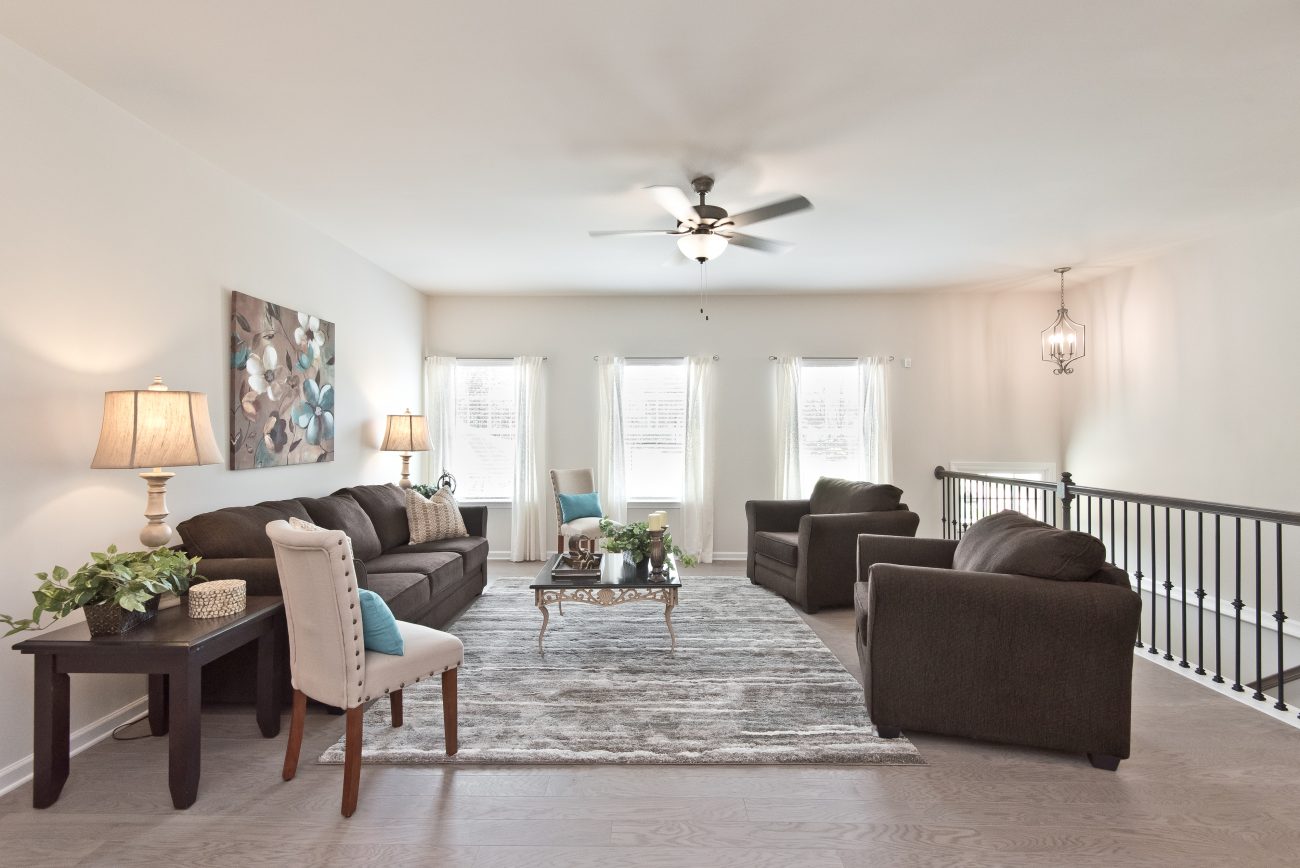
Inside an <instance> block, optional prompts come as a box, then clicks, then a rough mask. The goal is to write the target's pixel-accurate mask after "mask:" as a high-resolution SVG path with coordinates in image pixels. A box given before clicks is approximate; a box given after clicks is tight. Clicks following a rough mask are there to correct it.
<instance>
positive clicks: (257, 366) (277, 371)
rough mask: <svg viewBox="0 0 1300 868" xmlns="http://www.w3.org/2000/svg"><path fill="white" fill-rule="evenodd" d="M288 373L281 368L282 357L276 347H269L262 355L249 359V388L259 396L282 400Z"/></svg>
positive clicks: (251, 356)
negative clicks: (263, 395)
mask: <svg viewBox="0 0 1300 868" xmlns="http://www.w3.org/2000/svg"><path fill="white" fill-rule="evenodd" d="M288 373H289V372H288V371H286V370H285V369H284V368H282V367H280V356H279V354H278V353H276V351H275V347H271V346H268V347H267V348H266V349H264V350H262V355H260V356H258V355H256V354H253V355H250V356H249V357H248V387H249V388H250V389H252V390H253V391H254V392H256V393H257V394H259V395H262V394H265V395H266V396H267V397H268V398H270V399H271V400H272V401H278V400H280V396H281V395H283V394H284V388H285V378H286V377H287V375H288Z"/></svg>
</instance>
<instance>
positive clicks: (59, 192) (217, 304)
mask: <svg viewBox="0 0 1300 868" xmlns="http://www.w3.org/2000/svg"><path fill="white" fill-rule="evenodd" d="M0 117H3V118H4V122H3V123H4V134H3V135H0V298H2V299H3V315H2V317H0V368H2V369H3V371H4V378H3V383H4V385H3V395H4V413H3V414H0V442H2V443H3V459H2V461H3V463H2V464H0V474H2V476H0V490H2V491H3V498H2V499H0V550H3V551H4V555H5V558H4V560H5V569H4V575H3V577H0V611H4V612H8V613H13V614H29V613H30V612H31V596H30V591H31V589H32V588H33V587H34V586H35V580H34V579H33V578H32V574H33V573H35V572H37V571H38V570H46V569H49V568H50V567H51V566H52V565H54V564H62V565H64V566H68V567H75V566H77V565H78V564H80V563H82V562H83V561H84V560H85V559H86V556H87V553H88V552H90V551H92V550H99V549H102V548H103V547H105V546H107V545H108V544H109V543H116V544H117V545H118V546H119V547H130V548H139V540H138V539H137V534H138V532H139V528H140V526H141V525H142V524H143V523H144V518H143V515H142V512H143V510H144V483H143V481H141V480H140V479H139V478H137V476H136V475H135V474H134V473H133V472H131V471H127V470H119V471H109V470H94V471H92V470H90V469H89V464H90V458H91V455H92V454H93V452H94V449H95V443H96V439H97V436H98V431H99V416H100V410H101V407H102V402H103V392H104V391H105V390H109V389H126V388H137V387H143V386H144V385H147V384H148V382H149V381H150V379H151V378H152V377H153V376H154V375H155V374H161V375H163V376H164V377H165V379H166V380H167V382H168V383H169V384H170V385H171V386H172V387H174V388H184V389H193V390H198V391H203V392H207V393H208V395H209V398H210V400H211V402H212V407H213V417H214V423H215V426H216V431H217V436H218V438H219V439H224V438H225V436H226V428H227V424H226V410H225V405H226V402H227V392H228V379H229V370H228V364H229V362H228V359H229V334H228V328H229V325H228V323H229V316H230V309H229V293H230V290H232V289H238V290H241V291H243V292H247V293H250V294H253V295H258V296H261V297H264V298H269V299H272V300H275V301H277V302H281V303H283V304H285V305H287V306H290V307H299V308H302V309H306V310H309V311H310V312H312V313H316V314H319V315H321V316H323V317H326V318H328V319H331V320H333V321H334V322H336V323H337V325H338V338H337V340H338V368H337V387H338V392H339V398H338V404H337V410H336V413H337V417H338V428H337V437H336V443H337V460H336V461H334V462H333V463H329V464H321V465H311V466H302V467H286V468H275V469H266V470H253V471H242V472H239V473H234V472H231V471H228V470H226V469H224V468H223V467H221V466H211V467H194V468H178V470H177V475H176V478H175V479H174V480H173V481H172V484H171V487H170V492H169V498H168V500H169V504H170V507H171V512H172V524H173V525H174V524H175V523H176V522H178V521H180V520H182V519H184V518H185V517H187V516H189V515H192V514H194V513H196V512H201V511H204V510H207V509H211V508H215V507H219V506H227V505H235V504H244V503H251V502H254V501H256V500H260V499H264V498H272V497H282V496H292V495H310V494H325V493H328V492H329V491H331V490H333V489H334V488H336V487H338V486H342V485H346V484H351V483H355V482H359V481H379V480H383V479H390V478H394V477H395V476H396V471H397V462H398V459H397V457H396V456H395V455H386V454H382V453H379V452H377V451H375V446H376V445H377V444H378V439H379V436H380V427H381V420H382V418H383V414H385V413H388V412H398V411H400V410H401V408H402V407H403V406H405V405H407V404H412V405H415V404H417V403H418V400H419V382H420V374H419V370H420V362H419V360H420V355H421V341H422V328H423V318H424V300H423V297H422V296H421V295H419V294H418V293H416V292H415V291H414V290H412V289H410V288H409V287H407V286H405V285H404V284H402V283H400V282H398V281H397V280H396V279H394V278H392V277H390V276H389V275H388V274H386V273H384V272H382V271H380V270H379V269H378V268H376V267H374V266H373V265H371V264H370V263H368V262H366V261H365V260H362V259H361V258H359V257H358V256H356V255H355V254H353V253H351V252H350V251H348V250H347V249H345V248H343V247H342V246H341V245H339V244H338V243H336V242H334V241H332V240H331V239H329V238H327V237H325V236H323V235H321V234H320V233H318V232H316V231H314V230H312V229H310V228H309V227H308V226H307V225H306V224H304V223H303V222H302V221H301V220H299V219H297V218H296V217H295V216H294V215H292V214H290V213H288V212H286V211H285V210H284V209H282V208H280V207H279V206H277V205H275V204H274V203H272V202H271V201H269V200H268V199H266V198H264V197H263V196H261V195H260V194H258V193H256V192H255V191H253V190H252V189H251V188H249V187H247V186H245V185H244V184H242V183H241V182H239V181H237V180H235V179H233V178H231V177H229V176H227V175H225V174H223V173H221V172H219V171H217V170H216V169H214V168H213V167H211V166H210V165H209V164H207V163H205V162H203V161H202V160H200V159H199V158H198V157H196V156H194V155H192V154H191V153H189V152H187V151H185V150H183V149H182V148H181V147H179V146H178V145H176V144H174V143H173V142H171V141H170V140H168V139H166V138H164V137H163V136H161V135H159V134H158V133H156V132H154V131H153V130H151V129H150V128H148V127H146V126H144V125H143V124H141V123H140V122H139V121H137V120H135V119H134V118H132V117H130V116H128V115H127V114H125V113H124V112H122V111H121V110H120V109H118V108H117V107H115V106H114V105H112V104H110V103H108V102H107V101H105V100H103V99H101V98H100V97H98V96H97V95H95V94H94V93H92V92H91V91H89V90H87V89H86V88H84V87H82V86H81V85H79V84H77V83H76V82H74V81H73V80H71V79H69V78H67V77H66V76H64V75H63V74H62V73H60V72H58V71H56V70H55V69H53V68H52V67H49V66H47V65H46V64H45V63H43V62H42V61H40V60H37V59H35V58H34V57H32V56H31V55H29V54H27V53H26V52H24V51H22V50H21V49H19V48H17V47H15V46H14V45H13V44H12V43H10V42H8V41H6V40H3V39H0ZM78 617H79V616H78ZM14 641H16V639H10V640H6V641H5V642H4V643H2V644H0V694H2V695H3V696H4V697H5V701H4V702H3V703H2V704H0V732H3V733H4V738H3V740H0V787H3V785H4V783H5V782H6V779H5V775H4V770H5V767H6V766H10V765H11V764H13V763H15V762H18V761H20V760H21V759H22V758H23V757H24V756H25V755H27V754H29V753H30V752H31V700H30V696H31V692H32V688H31V673H32V661H31V660H30V659H29V658H26V657H20V656H19V655H18V654H15V653H12V652H10V651H9V650H8V646H9V645H10V644H12V642H14ZM143 689H144V679H143V677H142V676H141V677H134V676H122V677H116V676H102V675H95V676H80V677H79V676H73V687H72V693H73V695H72V709H73V722H72V726H73V728H74V729H76V728H78V727H80V726H82V725H84V724H86V723H87V722H89V721H93V720H96V719H97V718H99V717H101V716H103V715H105V714H107V713H108V712H110V711H112V710H114V709H116V708H119V707H121V706H122V705H124V704H125V703H127V702H129V701H131V700H132V699H134V698H135V697H138V696H139V695H141V694H142V693H143ZM21 771H22V767H21V766H19V767H17V768H12V769H10V770H9V776H8V777H9V778H12V777H13V776H14V775H16V774H20V773H21ZM74 774H75V764H74Z"/></svg>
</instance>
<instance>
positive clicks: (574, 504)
mask: <svg viewBox="0 0 1300 868" xmlns="http://www.w3.org/2000/svg"><path fill="white" fill-rule="evenodd" d="M557 496H558V497H559V498H560V521H561V522H563V523H564V524H568V523H569V522H571V521H573V520H574V519H575V518H603V517H604V515H605V513H604V512H603V511H602V510H601V508H600V492H598V491H590V492H588V493H586V494H560V495H557Z"/></svg>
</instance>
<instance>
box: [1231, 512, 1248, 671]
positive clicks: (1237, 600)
mask: <svg viewBox="0 0 1300 868" xmlns="http://www.w3.org/2000/svg"><path fill="white" fill-rule="evenodd" d="M1236 522H1237V595H1236V596H1235V597H1233V599H1232V608H1234V609H1236V610H1237V617H1236V624H1237V637H1236V638H1237V644H1236V646H1235V647H1236V652H1235V653H1234V654H1233V660H1234V663H1235V666H1234V669H1235V673H1234V676H1233V681H1232V689H1233V690H1236V691H1237V692H1238V693H1240V692H1242V691H1244V690H1245V688H1244V687H1242V686H1241V607H1242V606H1244V605H1245V603H1243V602H1242V600H1241V516H1237V518H1236Z"/></svg>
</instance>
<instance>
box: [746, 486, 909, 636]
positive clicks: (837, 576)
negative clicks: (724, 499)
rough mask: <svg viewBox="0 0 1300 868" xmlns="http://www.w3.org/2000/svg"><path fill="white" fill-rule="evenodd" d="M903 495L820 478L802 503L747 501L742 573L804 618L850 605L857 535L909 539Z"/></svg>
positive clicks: (892, 489)
mask: <svg viewBox="0 0 1300 868" xmlns="http://www.w3.org/2000/svg"><path fill="white" fill-rule="evenodd" d="M902 496H903V492H902V490H900V489H898V488H895V487H894V486H892V485H872V484H871V483H869V482H850V481H849V480H846V479H831V478H829V477H822V478H821V479H819V480H817V485H816V486H814V487H813V492H812V497H810V498H809V499H808V500H751V501H749V502H747V503H746V504H745V516H746V518H747V519H748V521H749V551H748V553H747V556H746V562H745V567H746V569H745V574H746V575H747V576H749V580H750V581H751V582H753V583H754V584H756V585H762V586H763V587H765V588H768V589H770V590H772V591H775V592H776V593H778V594H780V595H781V596H783V597H785V598H786V599H787V600H790V601H791V602H793V603H794V604H795V605H797V606H798V607H799V608H801V609H803V610H804V611H805V612H809V613H811V612H816V611H818V610H819V609H821V608H822V607H823V606H851V605H853V585H854V583H855V582H856V581H857V541H858V535H859V534H864V533H870V534H894V535H898V536H909V537H910V536H914V535H915V534H916V528H917V526H918V525H919V524H920V522H921V519H920V517H919V516H918V515H917V514H916V513H914V512H912V511H910V510H909V509H908V508H907V504H905V503H900V502H899V501H900V499H901V498H902Z"/></svg>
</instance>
